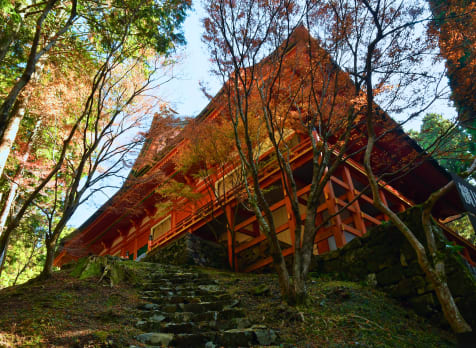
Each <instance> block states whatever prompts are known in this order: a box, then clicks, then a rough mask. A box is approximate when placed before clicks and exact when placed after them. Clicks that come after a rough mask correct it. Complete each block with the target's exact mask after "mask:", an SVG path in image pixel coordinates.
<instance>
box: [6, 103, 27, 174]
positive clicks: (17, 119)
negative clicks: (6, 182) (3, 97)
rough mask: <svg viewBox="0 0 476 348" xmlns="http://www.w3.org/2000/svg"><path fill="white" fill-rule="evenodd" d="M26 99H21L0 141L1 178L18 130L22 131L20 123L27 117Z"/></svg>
mask: <svg viewBox="0 0 476 348" xmlns="http://www.w3.org/2000/svg"><path fill="white" fill-rule="evenodd" d="M24 104H25V103H24V98H19V99H18V100H17V101H16V103H15V107H14V111H13V115H12V117H11V118H10V119H9V120H8V123H7V124H6V129H5V133H4V134H3V137H2V138H1V139H0V177H1V176H2V175H3V170H4V169H5V164H6V163H7V159H8V156H9V155H10V150H11V148H12V146H13V143H14V142H15V138H16V137H17V133H18V130H19V129H20V123H21V120H22V119H23V116H24V115H25V105H24Z"/></svg>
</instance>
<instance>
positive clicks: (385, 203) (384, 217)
mask: <svg viewBox="0 0 476 348" xmlns="http://www.w3.org/2000/svg"><path fill="white" fill-rule="evenodd" d="M378 194H379V196H380V199H381V200H382V203H383V205H385V206H386V207H387V208H388V207H389V206H388V202H387V197H386V196H385V192H384V190H382V189H380V190H379V191H378ZM383 219H384V220H385V221H388V220H389V217H388V216H387V215H385V214H384V216H383Z"/></svg>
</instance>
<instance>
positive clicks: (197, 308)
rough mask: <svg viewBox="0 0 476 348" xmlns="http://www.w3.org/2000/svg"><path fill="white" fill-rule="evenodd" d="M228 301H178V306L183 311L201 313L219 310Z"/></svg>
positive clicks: (227, 303)
mask: <svg viewBox="0 0 476 348" xmlns="http://www.w3.org/2000/svg"><path fill="white" fill-rule="evenodd" d="M229 304H230V301H211V302H200V303H180V304H178V308H180V309H181V310H182V311H183V312H192V313H202V312H208V311H221V310H222V309H223V308H224V307H225V306H226V305H229Z"/></svg>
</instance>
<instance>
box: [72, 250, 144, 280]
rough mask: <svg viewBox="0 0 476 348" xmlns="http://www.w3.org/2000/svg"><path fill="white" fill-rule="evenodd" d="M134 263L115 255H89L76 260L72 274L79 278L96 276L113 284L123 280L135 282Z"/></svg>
mask: <svg viewBox="0 0 476 348" xmlns="http://www.w3.org/2000/svg"><path fill="white" fill-rule="evenodd" d="M132 263H133V261H123V260H122V259H120V258H118V257H113V256H89V257H85V258H82V259H79V260H78V261H76V262H75V263H74V264H73V265H72V266H71V267H70V268H71V271H70V274H71V276H73V277H75V278H79V279H88V278H94V277H96V278H99V279H100V280H101V281H109V282H110V284H111V286H113V285H117V284H119V283H121V282H123V281H128V282H130V283H135V282H136V281H137V279H136V272H135V270H134V267H132Z"/></svg>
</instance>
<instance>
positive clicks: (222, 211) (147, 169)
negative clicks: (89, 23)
mask: <svg viewBox="0 0 476 348" xmlns="http://www.w3.org/2000/svg"><path fill="white" fill-rule="evenodd" d="M305 43H306V40H304V39H302V38H301V36H299V35H298V36H297V38H296V42H295V44H294V45H293V46H291V48H290V49H289V52H287V55H289V57H291V58H290V59H292V57H293V54H295V52H296V51H297V50H299V47H300V45H304V44H305ZM225 99H226V98H225V97H224V96H223V93H219V94H218V95H217V96H216V97H215V98H214V99H213V100H212V101H211V102H210V104H209V105H208V106H207V107H206V108H205V109H204V110H203V111H202V112H201V114H200V115H199V116H197V119H198V120H199V121H201V122H205V121H206V120H211V119H217V118H220V117H222V116H221V115H222V113H223V112H224V111H223V110H224V107H223V105H224V103H226V100H225ZM156 122H157V120H155V121H154V122H153V124H152V129H154V127H155V126H156V125H155V124H154V123H156ZM380 122H381V125H382V127H386V128H387V129H391V131H389V132H388V134H387V135H385V136H383V137H382V138H381V139H380V140H379V142H378V146H377V147H376V150H375V152H376V158H378V159H379V161H380V162H379V163H376V165H375V171H376V172H377V173H379V172H383V171H385V169H386V168H389V167H392V166H395V165H398V164H399V161H400V159H401V158H409V157H418V156H420V157H422V158H425V160H422V161H421V163H419V165H418V166H415V167H414V168H412V170H411V171H408V172H407V173H406V174H405V175H402V176H398V177H390V178H386V180H387V181H381V185H382V189H381V198H382V200H383V201H384V202H385V204H387V205H388V206H389V207H390V208H391V209H392V210H393V211H398V212H402V211H404V210H406V209H407V208H409V207H412V206H413V205H415V204H419V203H422V202H424V201H425V200H426V199H427V198H428V196H429V195H430V194H431V193H432V192H434V191H435V190H437V189H439V188H440V187H442V186H444V185H445V184H446V183H448V182H449V181H450V180H451V176H450V175H449V173H447V172H446V170H445V169H443V168H442V167H440V166H439V165H438V164H437V162H436V161H435V160H433V159H431V158H430V157H428V156H426V155H424V151H423V150H422V149H421V148H420V147H419V146H418V145H417V144H416V143H415V141H413V140H412V139H411V138H410V137H409V136H408V135H406V134H405V133H404V132H403V130H402V129H401V128H400V127H398V125H397V123H396V122H395V121H394V120H392V119H391V118H390V117H389V116H388V115H386V114H383V115H382V120H381V121H380ZM355 132H357V133H356V134H357V135H359V134H358V132H360V133H361V134H360V137H361V138H362V139H364V138H365V136H364V132H365V131H364V130H363V128H362V127H361V128H358V127H357V128H356V130H355ZM151 134H153V132H152V133H151ZM287 143H288V144H289V146H291V150H290V153H291V159H290V163H291V166H292V170H293V173H294V177H295V178H296V183H297V185H298V196H299V200H300V208H302V210H303V212H304V211H305V209H304V208H305V205H306V200H307V198H308V193H309V191H310V186H311V185H310V183H311V179H312V178H311V176H312V165H313V164H312V146H311V139H310V138H309V136H308V135H307V134H305V133H303V132H300V131H299V130H297V129H293V130H290V131H289V134H288V135H287ZM185 146H186V140H185V139H183V138H180V136H178V137H177V138H176V140H175V142H174V143H171V144H165V145H164V144H162V143H161V142H160V141H158V140H157V139H155V138H154V136H153V135H151V138H150V139H148V141H147V142H146V144H145V145H144V148H143V149H142V152H141V154H140V155H139V157H138V160H137V162H136V165H135V166H134V168H133V169H132V171H131V174H130V175H129V178H128V179H127V180H126V182H125V184H124V186H123V188H122V189H121V190H119V191H118V192H117V193H116V194H115V195H114V196H113V197H112V198H111V199H110V200H109V201H107V202H106V203H105V204H104V205H103V206H102V207H101V208H100V209H99V210H98V211H97V212H96V213H95V214H94V215H92V216H91V217H90V218H89V219H88V220H87V221H86V222H85V223H83V225H82V226H80V227H79V228H78V229H77V230H76V231H75V232H74V233H73V234H72V235H71V236H69V237H68V238H67V239H65V240H64V241H63V242H62V245H61V247H60V250H59V251H58V254H57V256H56V259H55V265H57V266H61V265H63V264H65V263H67V262H70V261H72V260H75V259H77V258H79V257H83V256H86V255H91V254H94V255H115V256H120V257H123V258H129V259H134V260H135V259H140V258H142V257H144V255H146V254H147V253H151V252H154V251H156V250H158V249H160V248H163V247H164V246H167V245H169V244H170V243H171V242H173V241H174V240H177V239H179V238H181V237H182V236H184V235H186V234H192V235H194V236H196V237H199V238H202V239H204V240H208V241H211V242H213V243H216V244H219V245H222V246H223V248H224V249H225V250H226V251H227V258H228V263H229V265H230V266H231V265H232V266H233V268H234V269H235V270H236V271H241V272H252V271H256V270H259V269H261V268H263V267H266V266H268V265H269V264H271V262H272V259H271V257H270V256H269V253H268V250H269V248H268V244H267V240H266V237H265V236H264V235H263V234H262V233H261V231H260V227H259V224H258V221H257V219H256V216H255V215H254V213H253V212H252V211H250V210H249V209H246V207H245V206H243V204H242V197H243V194H242V192H243V187H242V185H241V184H237V183H236V182H237V180H235V178H236V175H237V173H238V169H239V168H238V167H230V168H227V170H226V173H224V174H223V175H218V176H215V177H211V178H209V179H210V180H199V179H197V178H196V177H194V176H192V175H187V174H186V173H185V174H184V173H183V172H181V171H180V170H178V168H177V164H176V158H177V156H179V155H180V154H181V153H182V152H183V151H184V148H185ZM356 146H357V145H356ZM360 146H361V144H360ZM272 151H273V150H272V149H270V148H269V147H266V146H264V147H263V149H262V150H260V153H259V156H260V157H261V158H263V162H266V161H264V159H267V158H270V159H271V158H272V157H271V156H270V154H271V152H272ZM421 155H424V156H421ZM268 162H270V163H269V165H267V166H264V167H263V168H262V172H261V178H260V185H261V187H263V188H267V190H266V199H267V201H268V203H269V205H270V207H271V208H270V209H271V211H272V214H273V220H274V223H275V225H276V232H277V235H278V239H279V241H280V243H281V248H282V250H283V254H284V255H285V256H288V255H292V254H293V252H294V247H293V245H294V238H295V234H296V233H298V231H296V229H295V226H294V222H293V219H292V218H290V217H292V216H293V214H292V211H291V205H290V203H289V198H288V197H287V196H286V192H285V189H284V183H283V175H282V173H281V172H280V170H279V168H278V167H277V166H276V165H273V163H272V160H270V161H268ZM154 174H156V175H154ZM142 178H143V179H144V180H141V179H142ZM170 178H173V180H174V181H175V182H179V183H182V184H183V185H188V187H190V188H191V190H192V191H193V194H194V198H193V199H192V198H189V197H185V196H184V197H174V202H173V203H174V204H169V205H167V204H165V203H167V202H164V195H163V193H161V191H160V190H159V189H158V188H160V187H161V186H162V185H164V184H165V183H167V182H169V179H170ZM367 185H368V181H367V177H366V174H365V170H364V169H363V165H362V153H360V154H357V155H355V156H351V157H349V158H347V159H346V160H345V161H344V162H343V163H342V164H341V165H340V167H339V168H338V169H337V170H336V172H335V173H334V174H333V175H332V176H331V178H330V180H329V182H328V183H327V184H326V187H325V189H324V195H323V196H322V197H321V200H320V204H319V207H318V208H317V212H318V219H317V220H318V221H316V224H319V221H322V220H324V219H326V218H327V217H328V216H330V215H334V214H335V213H336V212H338V211H339V210H341V209H342V208H343V207H346V208H345V209H343V210H342V211H341V212H340V213H339V214H337V215H336V216H335V217H333V218H332V219H331V220H330V222H329V223H327V224H326V225H324V226H323V227H322V228H320V229H319V230H318V232H317V235H316V238H315V247H314V253H315V254H323V253H326V252H328V251H330V250H335V249H336V248H341V247H343V246H344V245H345V244H346V243H348V242H349V241H351V240H352V239H354V238H355V237H360V236H363V235H364V234H365V233H367V231H368V230H369V229H371V228H372V227H373V226H376V225H379V224H381V223H382V222H383V221H386V220H388V218H387V217H386V216H384V215H382V214H381V213H380V212H379V211H378V210H377V209H376V208H375V207H374V206H373V200H372V197H371V194H370V191H369V190H366V188H367ZM210 190H214V192H213V193H214V194H210ZM221 192H227V194H221ZM357 196H358V198H357V199H355V198H356V197H357ZM354 199H355V201H354ZM352 201H353V203H351V204H350V205H348V203H349V202H352ZM463 211H464V209H463V206H462V204H461V202H460V200H459V197H458V194H457V192H456V190H454V191H453V192H451V193H450V194H448V195H447V196H446V197H445V198H444V199H443V200H441V202H439V203H438V204H437V206H436V207H435V209H434V211H433V216H434V218H435V220H436V221H439V222H441V221H444V219H445V218H447V217H449V216H453V215H456V214H460V213H461V212H463ZM230 226H232V228H230ZM441 226H442V228H443V230H444V233H445V235H446V237H447V238H448V239H449V240H450V241H453V242H455V243H457V244H458V245H461V246H463V249H462V251H461V253H462V255H463V256H464V257H465V259H466V260H467V261H468V262H469V263H470V264H472V265H474V264H475V263H474V262H475V261H476V249H475V247H474V246H473V245H472V244H471V243H469V242H468V241H466V240H464V239H463V238H462V237H460V236H459V235H458V234H456V233H455V232H454V231H452V230H450V229H449V228H447V227H446V226H444V225H443V224H441ZM231 230H232V231H233V233H232V232H231Z"/></svg>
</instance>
